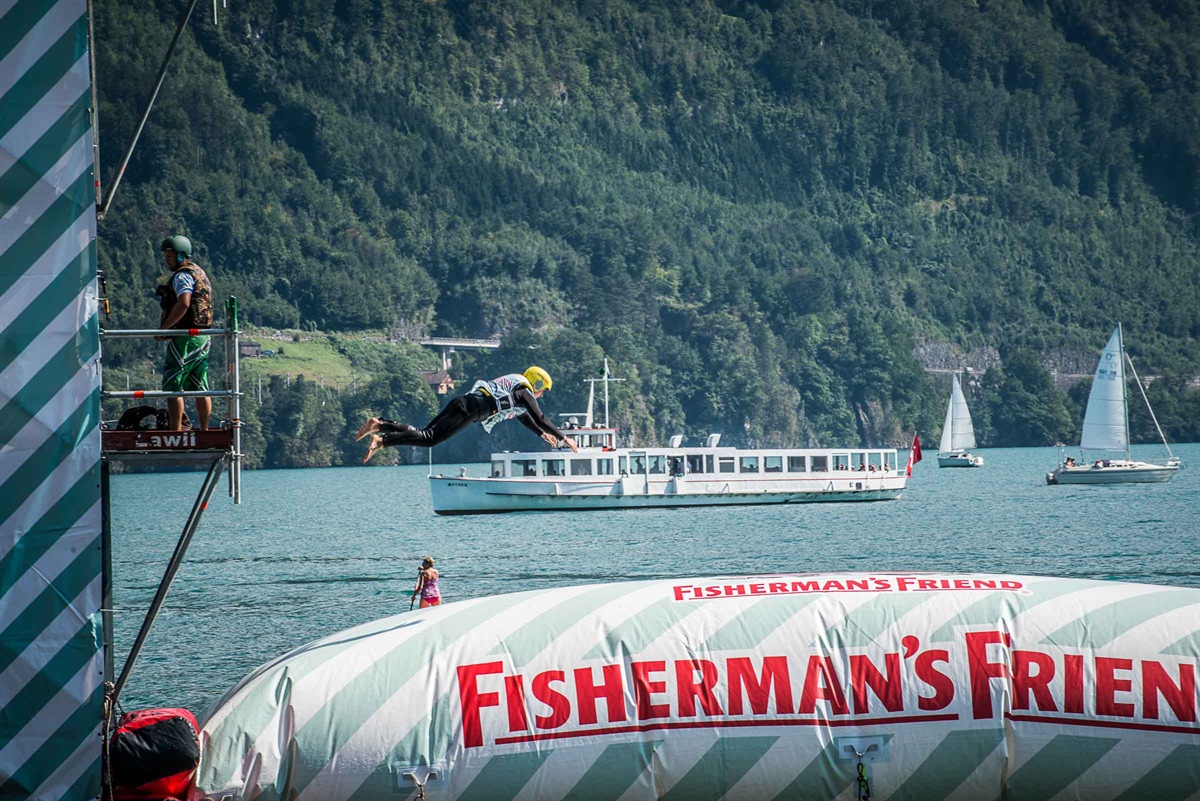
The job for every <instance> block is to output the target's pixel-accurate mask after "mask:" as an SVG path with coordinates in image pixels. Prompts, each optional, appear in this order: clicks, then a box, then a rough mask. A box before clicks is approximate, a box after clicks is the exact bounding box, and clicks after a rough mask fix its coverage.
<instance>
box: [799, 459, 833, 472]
mask: <svg viewBox="0 0 1200 801" xmlns="http://www.w3.org/2000/svg"><path fill="white" fill-rule="evenodd" d="M800 458H801V459H803V458H804V457H803V456H801V457H800ZM812 471H813V472H814V473H828V472H829V457H828V456H814V457H813V458H812Z"/></svg>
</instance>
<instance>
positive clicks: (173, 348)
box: [162, 336, 209, 392]
mask: <svg viewBox="0 0 1200 801" xmlns="http://www.w3.org/2000/svg"><path fill="white" fill-rule="evenodd" d="M208 348H209V341H208V337H188V336H184V337H175V338H174V339H172V340H171V342H170V344H168V345H167V360H166V362H164V363H163V371H162V388H163V391H164V392H197V391H204V390H207V389H208Z"/></svg>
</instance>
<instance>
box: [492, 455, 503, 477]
mask: <svg viewBox="0 0 1200 801" xmlns="http://www.w3.org/2000/svg"><path fill="white" fill-rule="evenodd" d="M492 478H504V460H503V459H496V460H495V461H493V462H492Z"/></svg>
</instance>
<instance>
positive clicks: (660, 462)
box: [650, 453, 667, 473]
mask: <svg viewBox="0 0 1200 801" xmlns="http://www.w3.org/2000/svg"><path fill="white" fill-rule="evenodd" d="M650 472H651V473H665V472H667V457H665V456H663V455H662V454H661V453H656V454H654V455H652V456H651V457H650Z"/></svg>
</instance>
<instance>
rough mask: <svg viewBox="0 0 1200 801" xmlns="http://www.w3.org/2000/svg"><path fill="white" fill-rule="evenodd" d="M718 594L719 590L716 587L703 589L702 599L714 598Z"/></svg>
mask: <svg viewBox="0 0 1200 801" xmlns="http://www.w3.org/2000/svg"><path fill="white" fill-rule="evenodd" d="M720 594H721V588H720V587H718V586H716V585H712V586H709V587H705V588H704V597H705V598H716V597H717V596H719V595H720Z"/></svg>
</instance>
